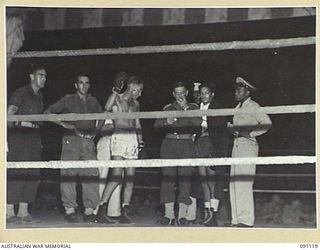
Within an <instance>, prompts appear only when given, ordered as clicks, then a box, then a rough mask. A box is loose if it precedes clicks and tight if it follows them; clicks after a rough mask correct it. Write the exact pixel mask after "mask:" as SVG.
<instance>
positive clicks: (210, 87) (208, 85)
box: [199, 83, 216, 93]
mask: <svg viewBox="0 0 320 250" xmlns="http://www.w3.org/2000/svg"><path fill="white" fill-rule="evenodd" d="M204 87H206V88H208V89H210V90H211V92H212V93H213V92H215V91H216V85H215V84H214V83H203V84H201V85H200V87H199V88H200V89H201V88H204Z"/></svg>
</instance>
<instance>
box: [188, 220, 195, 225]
mask: <svg viewBox="0 0 320 250" xmlns="http://www.w3.org/2000/svg"><path fill="white" fill-rule="evenodd" d="M195 224H196V220H187V225H189V226H192V225H195Z"/></svg>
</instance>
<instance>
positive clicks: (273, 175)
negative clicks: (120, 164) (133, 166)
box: [136, 169, 315, 178]
mask: <svg viewBox="0 0 320 250" xmlns="http://www.w3.org/2000/svg"><path fill="white" fill-rule="evenodd" d="M136 172H137V173H139V174H140V173H141V174H154V175H156V174H160V173H161V172H160V171H156V170H145V169H141V170H140V169H137V170H136ZM225 176H229V174H225ZM255 176H256V177H274V178H280V177H281V178H282V177H315V174H290V173H286V174H263V173H256V175H255Z"/></svg>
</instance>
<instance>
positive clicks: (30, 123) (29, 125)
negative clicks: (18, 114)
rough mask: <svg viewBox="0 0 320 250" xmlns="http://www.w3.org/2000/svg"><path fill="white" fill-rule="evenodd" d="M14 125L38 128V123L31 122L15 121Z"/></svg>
mask: <svg viewBox="0 0 320 250" xmlns="http://www.w3.org/2000/svg"><path fill="white" fill-rule="evenodd" d="M15 126H17V127H24V128H34V129H38V128H39V125H38V124H34V123H32V122H16V123H15Z"/></svg>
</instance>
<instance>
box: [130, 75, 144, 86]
mask: <svg viewBox="0 0 320 250" xmlns="http://www.w3.org/2000/svg"><path fill="white" fill-rule="evenodd" d="M131 83H135V84H143V80H142V79H141V78H140V77H139V76H130V77H129V78H128V85H129V84H131Z"/></svg>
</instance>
